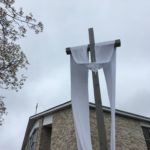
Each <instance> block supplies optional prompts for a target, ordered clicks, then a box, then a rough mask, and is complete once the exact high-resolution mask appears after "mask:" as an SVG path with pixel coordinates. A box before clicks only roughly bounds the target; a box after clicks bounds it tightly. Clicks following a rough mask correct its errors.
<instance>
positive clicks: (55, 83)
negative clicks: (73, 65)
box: [0, 0, 150, 150]
mask: <svg viewBox="0 0 150 150" xmlns="http://www.w3.org/2000/svg"><path fill="white" fill-rule="evenodd" d="M16 6H17V7H19V6H21V7H23V8H24V10H25V12H32V13H33V14H34V16H35V18H37V19H38V20H41V21H42V22H43V24H44V32H43V33H42V34H39V35H34V34H33V33H32V32H29V34H28V37H26V38H24V39H22V40H21V41H20V44H21V47H22V50H23V51H24V53H25V54H26V55H27V57H28V60H29V62H30V65H29V67H28V70H27V71H24V74H25V75H27V76H28V80H27V82H26V83H25V86H24V88H23V89H22V90H20V91H19V92H17V93H16V92H14V91H3V90H1V94H3V95H4V96H5V97H6V100H5V104H6V106H7V111H8V115H7V116H6V117H5V122H4V124H3V126H1V127H0V150H20V149H21V145H22V142H23V138H24V134H25V130H26V126H27V122H28V118H29V117H30V116H31V115H34V113H35V106H36V103H37V102H38V103H39V107H38V112H41V111H44V110H45V109H49V108H51V107H53V106H56V105H58V104H61V103H64V102H66V101H69V100H70V68H69V66H70V64H69V56H67V55H66V53H65V48H66V47H69V46H78V45H82V44H87V43H88V42H89V40H88V28H89V27H93V28H94V31H95V41H96V42H102V41H109V40H115V39H121V43H122V46H121V48H118V50H117V83H116V84H117V93H116V94H117V96H116V108H117V109H120V110H124V111H128V112H132V113H136V114H139V115H144V116H147V117H150V109H149V106H150V88H149V86H150V79H149V78H150V68H149V66H150V18H149V16H150V1H149V0H132V1H131V0H43V1H37V0H16ZM90 75H91V74H90ZM100 81H101V90H102V98H103V105H106V106H109V102H108V96H107V91H106V85H105V80H104V76H103V73H102V72H101V71H100ZM89 92H90V101H91V102H93V95H92V92H93V91H92V82H91V77H90V83H89Z"/></svg>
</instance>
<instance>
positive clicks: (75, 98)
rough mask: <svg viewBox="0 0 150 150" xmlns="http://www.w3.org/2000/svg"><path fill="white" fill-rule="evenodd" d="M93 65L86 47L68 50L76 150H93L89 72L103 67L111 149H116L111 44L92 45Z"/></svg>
mask: <svg viewBox="0 0 150 150" xmlns="http://www.w3.org/2000/svg"><path fill="white" fill-rule="evenodd" d="M95 53H96V62H92V63H91V62H89V59H88V53H87V46H79V47H73V48H71V59H70V61H71V100H72V109H73V117H74V125H75V132H76V139H77V146H78V150H92V143H91V134H90V123H89V118H90V117H89V97H88V69H90V70H92V71H94V72H96V71H98V69H100V68H103V71H104V75H105V79H106V84H107V90H108V95H109V101H110V106H111V150H115V78H116V50H115V48H114V41H111V42H105V43H98V44H96V45H95Z"/></svg>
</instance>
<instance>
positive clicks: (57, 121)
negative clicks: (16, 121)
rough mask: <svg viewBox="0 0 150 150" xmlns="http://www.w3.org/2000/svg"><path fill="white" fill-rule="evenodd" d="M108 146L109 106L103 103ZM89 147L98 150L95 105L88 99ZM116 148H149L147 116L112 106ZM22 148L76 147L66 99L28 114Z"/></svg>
mask: <svg viewBox="0 0 150 150" xmlns="http://www.w3.org/2000/svg"><path fill="white" fill-rule="evenodd" d="M103 110H104V119H105V127H106V132H107V140H108V147H109V144H110V108H109V107H103ZM90 125H91V137H92V145H93V150H99V144H98V135H97V125H96V113H95V105H94V104H92V103H90ZM116 147H117V150H150V118H147V117H143V116H139V115H135V114H131V113H128V112H124V111H120V110H116ZM22 150H77V145H76V139H75V132H74V125H73V117H72V110H71V103H70V102H67V103H64V104H62V105H59V106H56V107H54V108H51V109H49V110H46V111H44V112H41V113H39V114H36V115H34V116H31V117H30V118H29V122H28V126H27V129H26V133H25V137H24V140H23V144H22Z"/></svg>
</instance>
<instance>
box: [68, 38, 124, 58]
mask: <svg viewBox="0 0 150 150" xmlns="http://www.w3.org/2000/svg"><path fill="white" fill-rule="evenodd" d="M120 46H121V41H120V39H118V40H115V44H114V47H115V48H116V47H120ZM88 51H90V49H89V45H88ZM66 53H67V55H70V54H71V50H70V47H68V48H66Z"/></svg>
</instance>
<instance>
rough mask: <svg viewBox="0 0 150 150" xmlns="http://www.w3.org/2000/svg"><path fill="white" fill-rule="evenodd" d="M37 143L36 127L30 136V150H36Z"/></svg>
mask: <svg viewBox="0 0 150 150" xmlns="http://www.w3.org/2000/svg"><path fill="white" fill-rule="evenodd" d="M36 143H37V129H35V130H34V131H33V133H32V135H31V137H30V141H29V150H36Z"/></svg>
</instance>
